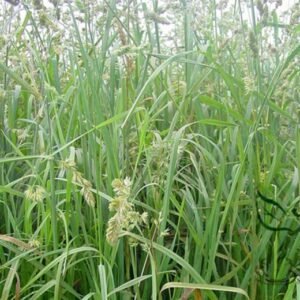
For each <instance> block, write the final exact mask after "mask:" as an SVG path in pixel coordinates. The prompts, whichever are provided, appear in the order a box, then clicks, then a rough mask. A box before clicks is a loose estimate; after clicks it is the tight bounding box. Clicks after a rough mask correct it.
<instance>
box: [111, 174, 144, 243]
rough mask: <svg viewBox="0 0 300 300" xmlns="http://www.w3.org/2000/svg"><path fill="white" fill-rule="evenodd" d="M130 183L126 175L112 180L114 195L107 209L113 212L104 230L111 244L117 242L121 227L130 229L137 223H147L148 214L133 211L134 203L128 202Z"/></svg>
mask: <svg viewBox="0 0 300 300" xmlns="http://www.w3.org/2000/svg"><path fill="white" fill-rule="evenodd" d="M131 185H132V182H131V181H130V179H129V178H128V177H126V178H125V179H124V180H120V179H115V180H114V181H113V182H112V187H113V189H114V192H115V194H116V197H115V198H113V199H112V200H111V202H110V204H109V210H110V211H112V212H115V214H114V215H113V217H111V218H110V219H109V221H108V226H107V231H106V239H107V241H108V242H109V244H111V245H115V244H116V243H117V241H118V238H119V235H120V233H121V231H122V230H123V229H124V230H128V231H130V230H132V229H133V228H134V227H135V226H137V225H141V224H147V218H148V214H147V213H146V212H144V213H142V214H140V213H139V212H137V211H135V210H134V205H133V204H132V203H131V202H129V197H130V191H131Z"/></svg>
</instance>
